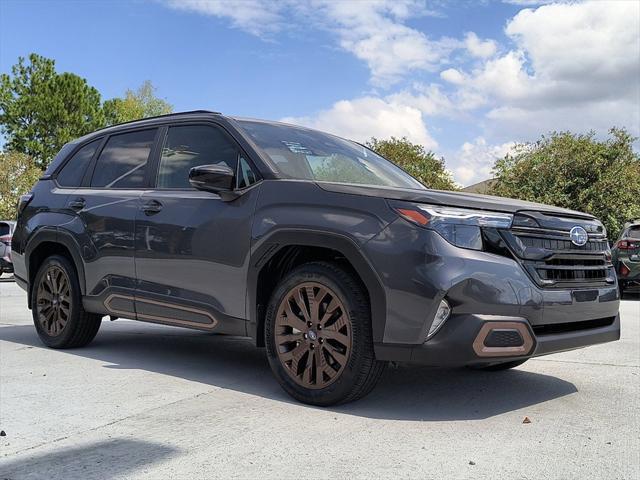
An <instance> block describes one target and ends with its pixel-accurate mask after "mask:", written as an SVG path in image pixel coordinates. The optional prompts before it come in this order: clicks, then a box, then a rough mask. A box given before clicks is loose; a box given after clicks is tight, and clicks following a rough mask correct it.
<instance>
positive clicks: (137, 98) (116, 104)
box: [103, 80, 173, 125]
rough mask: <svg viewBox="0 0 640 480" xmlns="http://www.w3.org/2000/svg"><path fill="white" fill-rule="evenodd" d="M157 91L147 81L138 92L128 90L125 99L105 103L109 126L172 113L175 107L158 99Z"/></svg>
mask: <svg viewBox="0 0 640 480" xmlns="http://www.w3.org/2000/svg"><path fill="white" fill-rule="evenodd" d="M155 90H156V89H155V87H154V86H153V84H152V83H151V81H150V80H146V81H145V82H144V83H143V84H142V85H141V86H140V88H138V89H137V90H136V91H133V90H127V91H126V92H125V95H124V97H123V98H112V99H111V100H107V101H105V102H104V105H103V108H104V113H105V117H106V121H107V124H108V125H115V124H116V123H123V122H129V121H131V120H138V119H140V118H147V117H155V116H158V115H165V114H167V113H171V112H172V111H173V106H172V105H170V104H169V103H167V102H166V101H165V100H162V99H161V98H157V97H156V96H155Z"/></svg>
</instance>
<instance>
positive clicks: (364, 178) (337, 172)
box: [313, 155, 380, 185]
mask: <svg viewBox="0 0 640 480" xmlns="http://www.w3.org/2000/svg"><path fill="white" fill-rule="evenodd" d="M313 176H314V178H315V179H316V180H320V181H323V180H324V181H327V182H335V181H336V180H339V181H340V182H346V183H362V184H367V185H378V184H379V183H380V180H379V179H378V177H377V176H376V175H374V174H373V173H371V172H370V171H369V170H367V169H366V168H364V167H362V166H360V165H358V164H357V163H356V162H353V161H350V160H345V159H344V158H341V157H339V156H336V155H331V156H329V157H326V158H324V159H323V160H322V163H321V164H320V165H318V166H316V167H313Z"/></svg>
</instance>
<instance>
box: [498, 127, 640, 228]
mask: <svg viewBox="0 0 640 480" xmlns="http://www.w3.org/2000/svg"><path fill="white" fill-rule="evenodd" d="M609 134H610V136H609V138H608V139H606V140H603V141H599V140H597V139H596V138H595V134H594V133H593V132H591V133H588V134H586V135H578V134H572V133H569V132H561V133H556V132H554V133H551V134H550V135H549V136H543V137H542V138H541V139H540V140H538V141H537V142H535V143H529V144H522V145H519V146H518V147H516V151H515V152H514V153H513V154H512V155H507V156H505V157H504V158H502V159H499V160H497V161H496V163H495V165H494V169H493V172H494V175H495V177H496V180H495V182H494V183H493V184H492V185H491V187H490V188H489V193H492V194H494V195H499V196H504V197H514V198H520V199H523V200H531V201H535V202H540V203H547V204H550V205H557V206H559V207H565V208H570V209H573V210H578V211H583V212H587V213H590V214H592V215H594V216H596V217H598V218H599V219H600V220H602V222H603V223H604V224H605V226H606V228H607V230H608V232H609V238H611V239H614V238H617V236H618V235H619V233H620V230H621V229H622V228H623V225H624V223H625V221H627V220H629V219H631V218H639V217H640V156H639V155H638V154H637V153H634V151H633V146H632V144H633V142H634V138H632V137H631V135H629V133H627V131H626V130H624V129H617V128H613V129H611V130H610V132H609Z"/></svg>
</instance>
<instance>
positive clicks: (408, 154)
mask: <svg viewBox="0 0 640 480" xmlns="http://www.w3.org/2000/svg"><path fill="white" fill-rule="evenodd" d="M367 147H369V148H370V149H371V150H373V151H374V152H376V153H378V154H380V155H382V156H383V157H385V158H386V159H388V160H391V161H392V162H393V163H395V164H396V165H398V166H400V167H402V168H404V169H405V170H406V171H407V172H409V173H410V174H411V175H413V176H414V177H415V178H416V179H417V180H419V181H420V182H421V183H423V184H424V185H425V186H426V187H429V188H435V189H438V190H458V186H457V185H456V183H455V182H454V181H453V178H452V176H451V173H449V172H448V171H447V170H446V169H445V164H444V158H436V156H435V154H434V153H433V152H427V151H426V150H425V149H424V147H423V146H422V145H417V144H415V143H411V142H410V141H409V140H407V139H406V138H405V137H403V138H396V137H391V138H390V139H388V140H378V139H377V138H372V139H371V140H369V141H368V142H367Z"/></svg>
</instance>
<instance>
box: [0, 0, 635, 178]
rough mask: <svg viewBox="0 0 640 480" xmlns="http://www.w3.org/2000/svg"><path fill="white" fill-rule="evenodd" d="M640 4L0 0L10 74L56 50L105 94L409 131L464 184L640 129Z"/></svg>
mask: <svg viewBox="0 0 640 480" xmlns="http://www.w3.org/2000/svg"><path fill="white" fill-rule="evenodd" d="M639 18H640V2H635V1H624V0H621V1H617V2H611V3H607V2H601V1H597V2H587V3H570V4H567V3H559V4H555V3H547V2H535V1H528V0H511V1H510V2H489V1H486V2H477V1H455V2H443V1H434V2H425V1H421V0H393V1H392V0H377V1H366V0H355V1H337V0H336V1H331V0H311V1H302V0H280V1H277V0H271V1H268V0H236V1H229V0H217V1H207V0H138V1H131V2H127V1H104V2H98V1H87V2H81V1H54V0H52V1H46V2H45V1H29V0H22V1H18V0H2V1H0V71H1V72H3V73H5V72H9V70H10V68H11V65H13V64H14V63H15V62H16V60H17V57H18V56H20V55H22V56H26V55H28V54H29V53H30V52H36V53H39V54H41V55H44V56H47V57H50V58H54V59H55V60H56V65H57V68H58V70H59V71H70V72H74V73H76V74H78V75H80V76H82V77H84V78H86V79H87V81H88V82H89V83H90V84H91V85H93V86H95V87H96V88H97V89H98V90H99V91H100V92H101V94H102V95H103V97H104V98H111V97H113V96H118V95H122V94H123V92H124V91H125V90H126V89H127V88H135V87H137V86H139V85H140V84H141V83H142V82H143V81H144V80H147V79H150V80H152V82H153V84H154V85H155V86H156V87H157V94H158V95H159V96H161V97H163V98H165V99H166V100H168V101H169V102H170V103H171V104H172V105H173V106H174V108H175V110H177V111H181V110H190V109H198V108H207V109H215V110H219V111H222V112H224V113H228V114H234V115H242V116H253V117H259V118H269V119H286V120H288V121H293V122H296V123H302V124H306V125H309V126H313V127H317V128H320V129H323V130H328V131H331V132H333V133H337V134H339V135H342V136H346V137H349V138H354V139H356V140H366V139H367V138H369V137H370V136H377V137H382V138H384V137H388V136H390V135H395V136H407V137H408V138H409V139H411V140H412V141H415V142H418V143H421V144H423V145H424V146H425V147H426V148H428V149H432V150H434V151H435V152H437V153H438V154H441V155H444V156H445V158H446V160H447V165H448V167H449V168H450V169H451V171H452V172H453V174H454V176H455V178H456V179H457V180H458V181H459V182H460V183H462V184H469V183H473V182H475V181H479V180H482V179H485V178H487V177H488V176H489V174H490V167H491V164H492V162H493V160H494V159H495V157H496V156H499V155H503V154H504V153H506V152H507V151H508V150H509V149H510V148H511V147H512V145H513V142H522V141H529V140H534V139H536V138H538V137H539V136H540V135H541V134H543V133H546V132H548V131H551V130H567V129H569V130H574V131H587V130H595V131H596V132H597V133H598V135H600V136H603V135H606V131H607V129H608V128H609V127H611V126H613V125H617V126H625V127H627V128H628V129H629V130H631V131H632V132H633V133H634V134H635V135H639V134H640V113H639V112H640V26H639V21H640V20H639Z"/></svg>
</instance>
